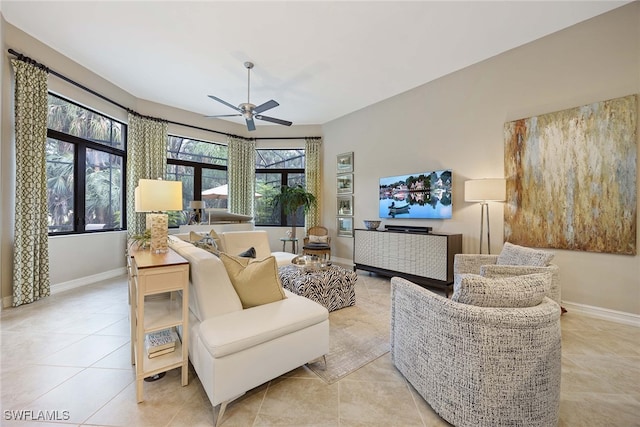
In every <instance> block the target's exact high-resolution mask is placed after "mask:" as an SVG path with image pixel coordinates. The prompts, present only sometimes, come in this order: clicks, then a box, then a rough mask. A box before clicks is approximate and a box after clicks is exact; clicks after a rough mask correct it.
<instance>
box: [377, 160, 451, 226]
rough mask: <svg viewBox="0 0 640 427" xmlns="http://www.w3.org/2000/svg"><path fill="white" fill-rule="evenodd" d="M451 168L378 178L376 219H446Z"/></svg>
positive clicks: (448, 217)
mask: <svg viewBox="0 0 640 427" xmlns="http://www.w3.org/2000/svg"><path fill="white" fill-rule="evenodd" d="M451 181H452V175H451V170H449V169H446V170H437V171H432V172H423V173H414V174H411V175H399V176H389V177H385V178H380V193H379V203H380V204H379V211H380V218H422V219H450V218H451V213H452V208H451Z"/></svg>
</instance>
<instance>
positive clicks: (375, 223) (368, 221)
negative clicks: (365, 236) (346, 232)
mask: <svg viewBox="0 0 640 427" xmlns="http://www.w3.org/2000/svg"><path fill="white" fill-rule="evenodd" d="M364 226H365V227H367V230H376V229H377V228H378V227H380V221H374V220H371V219H365V220H364Z"/></svg>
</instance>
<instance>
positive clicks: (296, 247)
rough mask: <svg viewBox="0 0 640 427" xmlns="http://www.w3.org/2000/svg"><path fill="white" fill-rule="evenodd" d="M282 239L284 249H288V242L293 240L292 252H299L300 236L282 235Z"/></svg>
mask: <svg viewBox="0 0 640 427" xmlns="http://www.w3.org/2000/svg"><path fill="white" fill-rule="evenodd" d="M280 241H281V242H282V251H283V252H285V251H286V246H287V242H291V253H292V254H297V253H298V238H297V237H281V238H280Z"/></svg>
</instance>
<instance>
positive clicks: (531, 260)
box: [453, 242, 564, 311]
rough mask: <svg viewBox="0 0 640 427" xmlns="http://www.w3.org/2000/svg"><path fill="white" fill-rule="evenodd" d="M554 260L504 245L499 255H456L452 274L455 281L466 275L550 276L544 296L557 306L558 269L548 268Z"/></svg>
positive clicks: (549, 255) (547, 254) (548, 255)
mask: <svg viewBox="0 0 640 427" xmlns="http://www.w3.org/2000/svg"><path fill="white" fill-rule="evenodd" d="M553 256H554V254H553V252H548V251H542V250H538V249H532V248H527V247H525V246H519V245H514V244H512V243H509V242H505V244H504V246H503V248H502V252H501V253H500V254H499V255H488V254H456V255H455V257H454V261H453V274H454V277H455V276H457V275H460V274H465V273H467V274H479V275H481V276H485V277H510V276H521V275H523V274H533V273H542V272H550V273H551V277H552V282H551V288H550V289H549V294H548V295H547V296H548V297H549V298H551V299H552V300H554V301H555V302H557V303H558V304H560V303H561V299H560V298H561V292H560V268H559V267H558V266H557V265H555V264H551V260H552V259H553ZM563 311H564V309H563Z"/></svg>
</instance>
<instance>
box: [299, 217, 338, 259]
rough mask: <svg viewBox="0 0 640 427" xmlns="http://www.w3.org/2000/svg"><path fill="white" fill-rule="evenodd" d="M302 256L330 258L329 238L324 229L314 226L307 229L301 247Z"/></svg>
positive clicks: (327, 231)
mask: <svg viewBox="0 0 640 427" xmlns="http://www.w3.org/2000/svg"><path fill="white" fill-rule="evenodd" d="M314 237H315V239H314ZM302 254H303V255H318V256H322V257H323V258H325V257H326V258H327V259H330V258H331V237H330V236H329V230H327V228H326V227H322V226H319V225H318V226H315V227H311V228H309V231H308V232H307V236H306V237H305V238H304V244H303V246H302Z"/></svg>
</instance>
